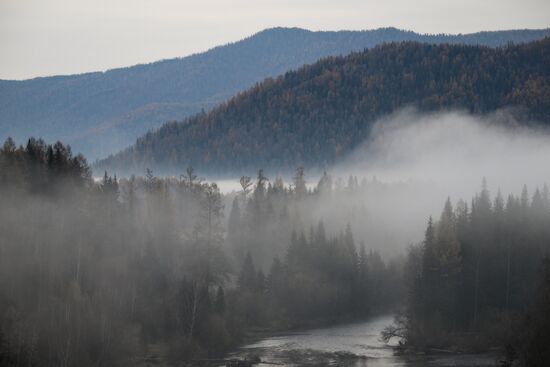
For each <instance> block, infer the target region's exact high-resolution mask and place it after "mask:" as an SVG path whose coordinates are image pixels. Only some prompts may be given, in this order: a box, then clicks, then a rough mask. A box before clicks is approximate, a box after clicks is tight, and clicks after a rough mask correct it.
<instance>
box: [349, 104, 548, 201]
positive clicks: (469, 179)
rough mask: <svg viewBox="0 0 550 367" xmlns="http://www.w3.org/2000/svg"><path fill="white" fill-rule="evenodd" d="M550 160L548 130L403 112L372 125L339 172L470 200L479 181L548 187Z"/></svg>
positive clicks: (502, 118)
mask: <svg viewBox="0 0 550 367" xmlns="http://www.w3.org/2000/svg"><path fill="white" fill-rule="evenodd" d="M549 158H550V131H548V130H545V129H543V128H535V127H528V126H526V125H520V124H518V123H517V122H516V121H515V120H514V119H513V117H512V116H511V115H510V114H508V113H506V112H503V111H501V112H497V113H495V114H491V115H489V116H485V117H474V116H471V115H468V114H466V113H462V112H446V113H434V114H429V115H425V114H419V113H417V112H416V111H414V110H413V109H405V110H402V111H400V112H398V113H396V114H393V115H391V116H389V117H386V118H384V119H382V120H380V121H379V122H377V123H376V124H375V125H374V127H373V130H372V132H371V135H370V139H369V140H368V141H367V142H365V144H364V145H363V146H361V147H359V148H358V149H357V150H355V152H354V153H353V154H352V155H351V157H350V158H349V159H348V161H347V162H346V164H345V165H343V166H340V167H338V170H342V169H345V170H350V171H360V172H368V173H369V174H370V175H376V176H377V177H379V178H381V179H382V180H385V181H396V180H413V181H428V182H432V183H433V184H435V185H438V186H441V187H443V188H444V189H445V190H446V191H447V194H448V195H452V196H454V197H456V196H466V197H469V196H471V195H472V194H473V192H475V191H476V190H478V189H479V187H480V183H481V180H482V178H483V177H486V178H487V180H488V182H489V184H490V186H491V187H493V188H497V187H500V188H501V189H502V191H503V192H510V191H513V192H518V191H519V190H521V188H522V187H523V185H524V184H527V185H528V186H530V187H534V186H536V185H541V184H542V183H544V182H550V164H549ZM343 167H344V168H343Z"/></svg>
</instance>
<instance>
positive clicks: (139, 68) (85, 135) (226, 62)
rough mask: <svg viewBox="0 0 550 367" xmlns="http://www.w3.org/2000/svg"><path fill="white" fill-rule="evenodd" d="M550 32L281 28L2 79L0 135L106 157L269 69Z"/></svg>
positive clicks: (494, 42) (522, 39)
mask: <svg viewBox="0 0 550 367" xmlns="http://www.w3.org/2000/svg"><path fill="white" fill-rule="evenodd" d="M548 35H550V29H545V30H517V31H499V32H481V33H475V34H469V35H457V36H448V35H419V34H416V33H413V32H405V31H400V30H397V29H394V28H386V29H378V30H371V31H341V32H310V31H306V30H303V29H297V28H293V29H286V28H274V29H268V30H265V31H262V32H260V33H258V34H255V35H254V36H252V37H249V38H247V39H244V40H242V41H239V42H236V43H233V44H229V45H226V46H222V47H217V48H214V49H212V50H209V51H207V52H204V53H201V54H196V55H192V56H189V57H185V58H178V59H171V60H164V61H159V62H155V63H151V64H147V65H136V66H133V67H129V68H121V69H114V70H110V71H107V72H97V73H88V74H80V75H70V76H55V77H47V78H36V79H31V80H24V81H5V80H0V139H2V140H3V139H5V138H6V137H7V136H12V137H14V138H15V139H16V141H19V142H23V141H24V140H25V139H26V138H28V137H29V136H30V135H34V136H41V137H43V138H44V139H46V140H56V139H61V140H63V141H64V142H67V143H69V144H71V145H72V146H73V150H75V151H81V152H83V153H85V155H87V156H88V157H89V158H92V159H94V158H97V157H104V156H106V155H107V154H109V153H112V152H116V151H118V150H120V149H122V148H123V147H125V146H128V145H130V144H131V143H133V142H134V141H135V138H136V137H138V136H140V135H142V134H144V133H145V132H146V131H148V130H149V129H150V128H153V127H156V126H160V124H161V123H163V122H165V121H170V120H181V119H183V118H184V117H185V116H189V115H192V114H194V113H196V112H199V111H201V109H210V108H212V107H213V106H215V105H217V104H218V103H220V102H222V101H224V100H226V99H227V98H229V97H230V96H232V95H234V94H235V93H236V92H238V91H241V90H243V89H245V88H247V87H250V86H252V85H253V84H254V83H256V82H258V81H261V80H263V79H264V78H266V77H268V76H275V75H279V74H281V73H283V72H286V71H288V70H290V69H295V68H298V67H300V66H302V65H304V64H307V63H312V62H315V61H317V60H318V59H320V58H322V57H326V56H330V55H344V54H348V53H349V52H351V51H354V50H355V51H360V50H363V49H364V48H370V47H372V46H374V45H377V44H380V43H382V42H389V41H403V40H413V41H422V42H431V43H439V42H450V43H465V44H483V45H488V46H492V47H494V46H498V45H503V44H506V43H508V42H516V43H518V42H526V41H531V40H535V39H541V38H543V37H544V36H548Z"/></svg>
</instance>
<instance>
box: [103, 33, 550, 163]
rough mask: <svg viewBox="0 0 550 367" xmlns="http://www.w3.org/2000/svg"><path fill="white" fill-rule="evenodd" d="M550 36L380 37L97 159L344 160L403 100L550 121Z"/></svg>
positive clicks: (409, 103) (422, 108)
mask: <svg viewBox="0 0 550 367" xmlns="http://www.w3.org/2000/svg"><path fill="white" fill-rule="evenodd" d="M549 65H550V38H545V39H543V40H541V41H535V42H532V43H527V44H520V45H510V46H507V47H501V48H496V49H494V48H489V47H484V46H467V45H449V44H441V45H433V44H422V43H416V42H404V43H391V44H383V45H380V46H377V47H375V48H372V49H370V50H366V51H363V52H358V53H352V54H350V55H348V56H345V57H329V58H325V59H323V60H321V61H319V62H317V63H315V64H312V65H307V66H304V67H302V68H300V69H299V70H297V71H291V72H287V73H286V74H284V75H283V76H280V77H278V78H276V79H272V78H269V79H266V80H265V81H263V82H262V83H259V84H257V85H256V86H254V87H252V88H251V89H249V90H247V91H246V92H244V93H240V94H238V95H237V96H235V97H234V98H232V99H230V100H229V101H227V102H226V103H223V104H222V105H220V106H218V107H216V108H214V109H213V110H212V111H211V112H209V113H200V114H197V115H195V116H193V117H191V118H188V119H186V120H184V121H183V122H179V123H176V122H172V123H167V124H165V125H164V126H162V127H161V128H160V129H158V130H156V131H152V132H149V133H147V134H146V135H145V136H144V137H142V138H140V139H138V141H137V143H136V144H135V145H134V146H132V147H130V148H128V149H126V150H124V151H122V152H120V153H118V154H116V155H114V156H110V157H109V158H107V159H105V160H103V161H101V162H99V163H98V164H96V167H95V168H96V169H97V170H103V169H107V170H109V171H111V172H115V173H119V174H120V173H128V172H143V170H144V169H145V167H151V168H153V169H154V170H156V172H158V173H178V172H179V173H181V172H183V171H184V169H185V167H186V166H193V167H195V168H197V169H199V170H200V171H202V172H209V173H215V174H223V173H230V172H233V173H236V172H244V171H246V170H250V169H256V168H259V167H263V168H271V169H273V168H274V169H278V170H284V169H293V168H295V167H298V166H300V165H304V166H306V167H323V166H326V165H330V164H332V163H334V162H337V161H338V159H339V158H341V157H343V156H344V155H345V154H346V153H348V152H350V151H351V150H352V149H353V148H354V147H355V146H357V145H358V144H359V143H361V142H362V141H364V140H365V139H366V137H367V136H368V133H369V128H370V127H371V126H372V123H373V121H375V120H376V119H377V118H379V117H381V116H383V115H385V114H388V113H391V112H393V111H395V110H397V109H400V108H402V107H404V106H415V107H416V108H418V109H419V110H420V111H436V110H443V109H462V110H466V111H469V112H471V113H475V114H483V113H487V112H490V111H495V110H497V109H501V108H508V109H513V110H515V111H516V113H521V114H522V116H523V117H525V119H526V120H537V121H540V122H542V123H546V124H548V123H550V68H549V67H548V66H549Z"/></svg>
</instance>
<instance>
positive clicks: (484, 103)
mask: <svg viewBox="0 0 550 367" xmlns="http://www.w3.org/2000/svg"><path fill="white" fill-rule="evenodd" d="M549 65H550V28H546V29H540V30H536V29H532V30H528V29H522V30H509V31H494V32H477V33H472V34H465V35H462V34H461V35H422V34H418V33H414V32H409V31H402V30H398V29H396V28H380V29H376V30H370V31H339V32H332V31H331V32H325V31H320V32H312V31H307V30H304V29H300V28H281V27H277V28H270V29H266V30H264V31H262V32H259V33H257V34H254V35H252V36H251V37H249V38H246V39H243V40H241V41H238V42H235V43H231V44H227V45H223V46H220V47H216V48H213V49H211V50H209V51H207V52H204V53H200V54H195V55H191V56H187V57H184V58H177V59H170V60H163V61H159V62H154V63H151V64H143V65H136V66H132V67H128V68H121V69H114V70H110V71H107V72H98V73H87V74H79V75H67V76H52V77H44V78H35V79H30V80H22V81H13V80H12V81H9V80H1V81H0V133H1V134H0V138H2V139H3V143H2V144H1V146H0V366H9V367H23V366H27V367H33V366H63V367H69V366H84V367H86V366H96V367H97V366H142V367H146V366H163V367H172V366H174V367H175V366H208V367H209V366H220V365H225V366H238V367H244V366H246V367H249V366H254V365H262V364H265V363H267V364H277V365H285V366H314V365H346V366H365V365H371V364H373V365H377V366H387V367H396V366H404V365H405V366H413V367H414V366H440V365H457V366H471V365H476V366H487V367H488V366H495V365H499V366H506V367H512V366H518V367H519V366H526V367H530V366H546V365H549V364H550V352H549V350H548V345H549V343H550V245H549V244H550V187H549V186H548V185H549V183H550V165H549V164H548V157H550V68H549V67H548V66H549ZM296 330H300V332H296Z"/></svg>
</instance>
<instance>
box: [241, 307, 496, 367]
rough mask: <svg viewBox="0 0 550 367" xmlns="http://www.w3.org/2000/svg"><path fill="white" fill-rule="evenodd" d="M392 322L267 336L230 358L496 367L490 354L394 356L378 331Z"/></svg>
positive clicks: (359, 365) (363, 366) (378, 366)
mask: <svg viewBox="0 0 550 367" xmlns="http://www.w3.org/2000/svg"><path fill="white" fill-rule="evenodd" d="M391 322H392V317H391V316H383V317H378V318H374V319H371V320H369V321H366V322H360V323H352V324H345V325H338V326H333V327H327V328H320V329H312V330H306V331H300V332H289V333H285V334H284V335H277V336H270V337H266V338H263V339H261V340H258V341H256V342H254V343H251V344H248V345H244V346H242V347H241V348H240V349H239V350H238V351H236V352H235V353H233V354H232V355H231V357H232V358H239V359H241V358H246V357H248V358H250V357H251V356H257V357H259V358H260V359H261V361H262V362H266V363H260V364H258V366H271V365H273V364H276V365H283V366H327V365H328V366H350V367H367V366H368V367H382V366H383V367H397V366H414V367H417V366H497V365H498V363H497V361H498V358H497V357H496V356H495V355H492V354H483V355H474V354H461V355H456V354H452V355H449V354H447V355H445V354H441V355H429V356H426V355H414V356H401V355H396V354H395V353H394V350H393V348H392V347H391V346H389V345H387V344H385V343H384V342H382V341H381V340H380V332H381V331H382V329H383V328H384V327H385V326H386V325H388V324H390V323H391Z"/></svg>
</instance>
